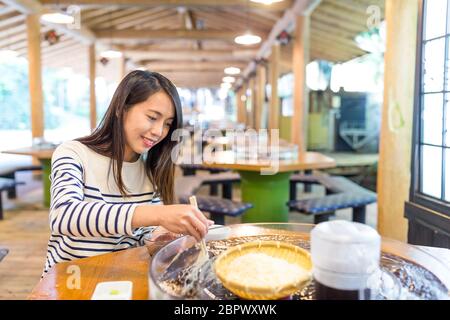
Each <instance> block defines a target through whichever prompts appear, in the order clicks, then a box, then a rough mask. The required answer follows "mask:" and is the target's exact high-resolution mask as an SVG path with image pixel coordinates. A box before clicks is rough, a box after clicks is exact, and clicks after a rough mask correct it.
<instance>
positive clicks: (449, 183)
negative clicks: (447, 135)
mask: <svg viewBox="0 0 450 320" xmlns="http://www.w3.org/2000/svg"><path fill="white" fill-rule="evenodd" d="M445 200H447V201H449V202H450V149H446V150H445Z"/></svg>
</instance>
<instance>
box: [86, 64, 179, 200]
mask: <svg viewBox="0 0 450 320" xmlns="http://www.w3.org/2000/svg"><path fill="white" fill-rule="evenodd" d="M157 92H165V93H166V94H167V95H168V96H169V97H170V99H171V100H172V103H173V105H174V107H175V119H174V121H173V122H172V125H171V126H170V129H169V133H168V134H167V136H166V137H165V138H164V139H163V140H162V141H160V142H159V143H158V144H157V145H155V146H154V147H152V148H151V149H150V150H149V151H148V154H147V158H146V160H145V171H146V174H147V176H148V178H149V179H150V181H151V183H152V184H153V187H154V189H156V190H155V192H157V193H158V195H159V196H160V197H161V200H163V201H164V203H165V204H171V203H174V186H173V184H174V173H175V164H174V163H173V161H171V158H170V156H171V151H172V149H173V147H174V146H175V144H176V143H177V142H176V141H172V140H171V135H172V132H173V131H174V130H175V129H178V128H181V127H182V124H183V117H182V111H181V102H180V97H179V96H178V92H177V89H176V88H175V86H174V85H173V83H172V82H170V80H169V79H167V78H166V77H164V76H163V75H161V74H159V73H156V72H149V71H140V70H135V71H132V72H130V73H129V74H128V75H127V76H126V77H125V78H123V79H122V81H121V82H120V84H119V86H118V87H117V89H116V91H115V92H114V95H113V97H112V100H111V103H110V104H109V107H108V110H107V111H106V113H105V115H104V117H103V119H102V121H101V122H100V124H99V126H98V127H97V128H96V129H95V131H94V132H93V133H92V134H91V135H89V136H86V137H83V138H79V139H77V140H78V141H79V142H81V143H83V144H85V145H86V146H88V147H89V148H91V149H92V150H94V151H95V152H97V153H99V154H102V155H105V156H108V157H110V158H111V166H112V170H113V176H114V180H115V182H116V184H117V186H118V188H119V190H120V193H121V194H122V195H123V196H125V197H126V196H127V195H128V190H127V188H126V186H125V184H124V182H123V179H122V165H123V156H124V151H125V132H124V126H123V124H124V116H125V113H126V111H127V110H129V109H130V108H131V107H133V106H134V105H136V104H138V103H140V102H144V101H146V100H147V99H148V97H150V96H151V95H153V94H155V93H157Z"/></svg>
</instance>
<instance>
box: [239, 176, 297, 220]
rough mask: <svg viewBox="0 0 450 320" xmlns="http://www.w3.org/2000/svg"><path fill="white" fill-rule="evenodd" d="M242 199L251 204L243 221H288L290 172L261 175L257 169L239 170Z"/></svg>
mask: <svg viewBox="0 0 450 320" xmlns="http://www.w3.org/2000/svg"><path fill="white" fill-rule="evenodd" d="M239 174H240V176H241V191H242V201H243V202H249V203H251V204H253V206H254V207H253V208H252V209H250V210H248V211H247V212H246V213H245V214H244V216H243V217H242V221H243V222H288V220H289V209H288V207H287V205H286V203H287V202H288V201H289V177H290V175H291V172H281V173H277V174H274V175H261V173H260V172H259V171H239Z"/></svg>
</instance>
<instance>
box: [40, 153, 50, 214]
mask: <svg viewBox="0 0 450 320" xmlns="http://www.w3.org/2000/svg"><path fill="white" fill-rule="evenodd" d="M40 161H41V165H42V184H43V187H44V207H46V208H49V207H50V173H51V169H52V160H51V159H40Z"/></svg>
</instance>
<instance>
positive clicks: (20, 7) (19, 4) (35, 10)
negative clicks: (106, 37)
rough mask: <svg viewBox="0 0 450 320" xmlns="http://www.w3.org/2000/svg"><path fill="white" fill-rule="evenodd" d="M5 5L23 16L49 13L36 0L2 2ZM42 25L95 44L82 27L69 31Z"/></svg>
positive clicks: (66, 28)
mask: <svg viewBox="0 0 450 320" xmlns="http://www.w3.org/2000/svg"><path fill="white" fill-rule="evenodd" d="M2 1H3V2H4V3H5V4H6V5H8V6H10V7H11V8H14V9H15V10H17V11H19V12H21V13H24V14H43V13H46V12H49V11H51V10H48V9H47V8H45V7H44V6H43V5H42V4H41V3H40V2H38V1H37V0H2ZM42 23H43V24H44V25H48V26H52V27H53V28H54V29H55V30H57V31H59V32H63V33H65V34H70V35H71V36H73V37H75V38H76V39H78V40H80V41H82V42H84V43H87V44H92V43H94V42H95V36H94V34H93V33H92V32H91V31H90V30H89V29H87V28H86V27H84V26H81V28H80V29H70V28H69V27H67V26H65V25H57V24H53V23H49V22H45V21H43V22H42Z"/></svg>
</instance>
